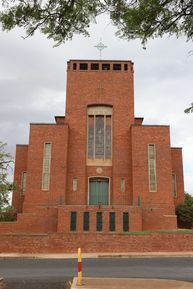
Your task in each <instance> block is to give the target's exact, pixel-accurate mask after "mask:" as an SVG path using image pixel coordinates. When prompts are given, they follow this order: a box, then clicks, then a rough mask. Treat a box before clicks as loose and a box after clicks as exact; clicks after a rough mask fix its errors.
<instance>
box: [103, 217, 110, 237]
mask: <svg viewBox="0 0 193 289" xmlns="http://www.w3.org/2000/svg"><path fill="white" fill-rule="evenodd" d="M103 232H104V233H108V232H109V212H103Z"/></svg>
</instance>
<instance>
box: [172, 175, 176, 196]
mask: <svg viewBox="0 0 193 289" xmlns="http://www.w3.org/2000/svg"><path fill="white" fill-rule="evenodd" d="M172 187H173V195H174V197H175V198H176V197H177V186H176V174H175V173H173V174H172Z"/></svg>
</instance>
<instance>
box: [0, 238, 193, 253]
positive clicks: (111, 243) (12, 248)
mask: <svg viewBox="0 0 193 289" xmlns="http://www.w3.org/2000/svg"><path fill="white" fill-rule="evenodd" d="M78 247H81V248H82V252H83V256H84V253H89V252H96V253H97V252H98V253H100V252H109V253H110V252H117V253H121V252H188V251H189V252H192V250H193V238H192V234H183V233H180V234H179V233H178V234H177V233H176V234H175V233H171V234H169V233H152V234H146V235H135V234H132V235H128V234H112V235H108V234H101V233H98V234H94V233H93V234H86V233H85V234H77V233H71V234H62V233H61V234H48V235H47V234H36V235H32V234H30V235H27V234H14V235H8V234H7V235H6V234H1V235H0V252H1V253H63V254H65V253H72V252H73V253H76V252H77V249H78Z"/></svg>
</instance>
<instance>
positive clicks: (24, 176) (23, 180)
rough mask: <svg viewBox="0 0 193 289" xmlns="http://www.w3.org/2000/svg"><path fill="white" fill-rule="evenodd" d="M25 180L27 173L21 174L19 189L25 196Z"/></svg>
mask: <svg viewBox="0 0 193 289" xmlns="http://www.w3.org/2000/svg"><path fill="white" fill-rule="evenodd" d="M26 180H27V173H26V172H23V173H22V177H21V189H22V193H23V194H25V191H26Z"/></svg>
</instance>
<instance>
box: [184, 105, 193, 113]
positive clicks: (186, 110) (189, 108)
mask: <svg viewBox="0 0 193 289" xmlns="http://www.w3.org/2000/svg"><path fill="white" fill-rule="evenodd" d="M184 112H185V113H190V112H193V103H191V106H190V107H188V108H186V109H185V110H184Z"/></svg>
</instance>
